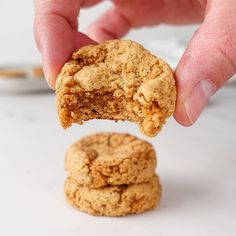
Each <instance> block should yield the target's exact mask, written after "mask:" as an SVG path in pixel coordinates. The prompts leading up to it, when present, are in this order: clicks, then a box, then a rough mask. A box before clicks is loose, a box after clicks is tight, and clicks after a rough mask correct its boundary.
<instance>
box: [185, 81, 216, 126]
mask: <svg viewBox="0 0 236 236" xmlns="http://www.w3.org/2000/svg"><path fill="white" fill-rule="evenodd" d="M215 91H216V85H215V84H214V83H213V82H210V81H208V80H201V81H200V82H198V84H197V85H196V86H195V87H194V89H193V90H192V92H191V93H190V95H189V97H188V98H187V100H186V102H185V111H186V113H187V116H188V118H189V121H190V122H191V124H193V123H194V122H195V121H196V120H197V118H198V117H199V116H200V114H201V112H202V110H203V109H204V107H205V106H206V105H207V103H208V101H209V98H210V97H211V96H212V95H213V94H214V93H215Z"/></svg>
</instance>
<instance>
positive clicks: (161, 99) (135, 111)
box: [56, 40, 176, 136]
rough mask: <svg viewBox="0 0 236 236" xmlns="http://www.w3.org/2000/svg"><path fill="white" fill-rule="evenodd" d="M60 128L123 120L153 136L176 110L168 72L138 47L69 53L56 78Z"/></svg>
mask: <svg viewBox="0 0 236 236" xmlns="http://www.w3.org/2000/svg"><path fill="white" fill-rule="evenodd" d="M56 94H57V110H58V116H59V119H60V122H61V125H62V126H63V127H64V128H67V127H69V126H71V125H72V123H78V124H83V122H84V121H87V120H91V119H110V120H128V121H131V122H135V123H137V124H138V125H139V127H140V130H141V131H142V132H143V133H144V134H145V135H147V136H155V135H156V134H157V133H158V132H159V131H160V130H161V128H162V126H163V124H164V123H165V121H166V119H167V118H168V117H169V116H171V115H172V114H173V112H174V110H175V101H176V87H175V80H174V77H173V72H172V71H171V69H170V67H169V66H168V65H167V63H165V62H164V61H163V60H161V59H159V58H157V57H155V56H154V55H152V54H151V53H150V52H149V51H147V50H146V49H144V48H143V47H142V46H141V45H139V44H138V43H135V42H132V41H129V40H111V41H106V42H104V43H102V44H99V45H95V46H94V45H90V46H85V47H83V48H81V49H79V50H78V51H76V52H74V53H73V55H72V58H71V60H70V61H69V62H67V63H66V64H65V65H64V67H63V68H62V71H61V73H60V75H59V77H58V79H57V83H56Z"/></svg>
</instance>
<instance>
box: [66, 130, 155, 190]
mask: <svg viewBox="0 0 236 236" xmlns="http://www.w3.org/2000/svg"><path fill="white" fill-rule="evenodd" d="M155 168H156V154H155V150H154V148H153V147H152V145H151V144H150V143H148V142H146V141H144V140H140V139H138V138H136V137H135V136H132V135H129V134H121V133H105V132H104V133H97V134H93V135H90V136H87V137H84V138H82V139H80V140H79V141H78V142H76V143H74V144H73V145H71V146H70V148H69V150H68V151H67V154H66V158H65V169H66V170H67V172H68V175H69V176H71V177H73V178H74V179H76V181H77V182H78V184H80V185H87V186H90V187H92V188H100V187H103V186H106V185H121V184H122V185H123V184H134V183H142V182H147V181H148V180H149V179H150V178H151V177H152V176H153V174H154V172H155Z"/></svg>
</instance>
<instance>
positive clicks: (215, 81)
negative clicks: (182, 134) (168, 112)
mask: <svg viewBox="0 0 236 236" xmlns="http://www.w3.org/2000/svg"><path fill="white" fill-rule="evenodd" d="M209 2H211V4H209V5H210V6H207V9H208V12H207V15H206V18H205V20H204V23H203V24H202V26H201V27H200V28H199V29H198V30H197V32H196V33H195V35H194V37H193V38H192V40H191V42H190V44H189V46H188V48H187V50H186V52H185V54H184V55H183V57H182V59H181V60H180V63H179V65H178V66H177V69H176V72H175V77H176V80H177V91H178V95H177V104H176V111H175V114H174V117H175V119H176V120H177V121H178V122H179V123H180V124H182V125H184V126H189V125H192V124H193V123H194V122H195V121H196V120H197V118H198V117H199V115H200V113H201V112H202V110H203V109H204V107H205V106H206V105H207V103H208V100H209V98H210V97H211V96H212V95H213V94H214V93H215V92H216V91H217V90H218V89H219V88H220V87H221V86H222V85H223V84H224V83H225V82H226V81H227V80H228V79H229V78H230V77H231V76H232V75H233V74H234V73H235V72H236V15H235V12H236V4H235V3H236V2H235V0H229V1H224V2H222V1H221V0H215V1H214V0H212V1H209ZM219 3H220V4H219Z"/></svg>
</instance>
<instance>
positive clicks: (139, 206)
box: [64, 175, 161, 216]
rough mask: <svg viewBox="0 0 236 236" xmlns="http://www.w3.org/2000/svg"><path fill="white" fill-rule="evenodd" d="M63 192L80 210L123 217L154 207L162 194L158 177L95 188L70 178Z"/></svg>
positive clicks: (93, 213)
mask: <svg viewBox="0 0 236 236" xmlns="http://www.w3.org/2000/svg"><path fill="white" fill-rule="evenodd" d="M64 191H65V194H66V198H67V200H68V201H69V202H70V203H71V204H72V205H73V206H74V207H77V208H79V209H80V210H81V211H84V212H87V213H89V214H92V215H103V216H124V215H127V214H138V213H141V212H144V211H147V210H151V209H153V208H155V206H156V205H157V204H158V203H159V200H160V197H161V186H160V183H159V179H158V177H157V176H156V175H154V176H153V177H152V178H151V179H150V180H149V182H146V183H140V184H131V185H119V186H108V187H104V188H100V189H92V188H89V187H87V186H81V185H79V184H78V182H77V181H76V180H74V179H73V178H71V177H68V178H67V179H66V181H65V185H64Z"/></svg>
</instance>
